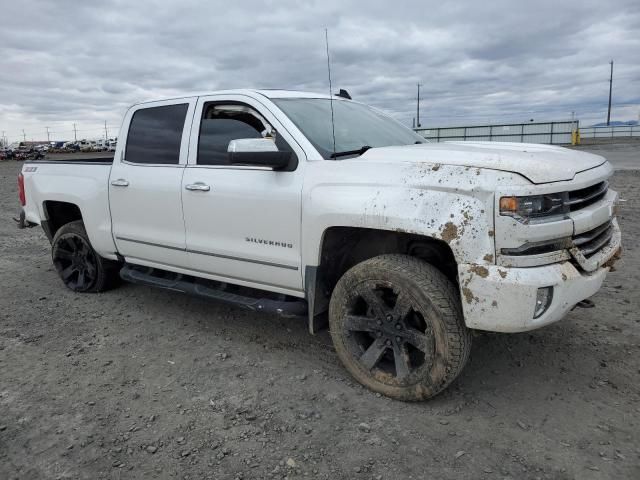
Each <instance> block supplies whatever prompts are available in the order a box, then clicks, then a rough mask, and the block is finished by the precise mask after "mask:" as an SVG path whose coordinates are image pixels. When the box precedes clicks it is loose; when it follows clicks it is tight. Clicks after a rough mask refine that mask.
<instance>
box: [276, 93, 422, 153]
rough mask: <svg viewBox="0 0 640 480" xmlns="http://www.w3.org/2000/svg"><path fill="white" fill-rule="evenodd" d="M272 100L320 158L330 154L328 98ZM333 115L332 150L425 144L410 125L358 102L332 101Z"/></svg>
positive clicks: (330, 137) (329, 110) (329, 107)
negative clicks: (407, 125) (334, 139)
mask: <svg viewBox="0 0 640 480" xmlns="http://www.w3.org/2000/svg"><path fill="white" fill-rule="evenodd" d="M273 102H274V103H275V104H276V105H278V107H280V109H281V110H282V111H283V112H284V113H285V114H286V115H287V116H288V117H289V118H290V119H291V121H292V122H293V123H295V124H296V126H297V127H298V128H299V129H300V131H301V132H302V133H303V134H304V136H305V137H307V138H308V139H309V141H310V142H311V143H312V144H313V146H314V147H316V149H317V150H318V152H320V154H321V155H322V156H323V158H330V157H331V154H332V153H334V151H333V138H332V134H331V133H332V132H331V105H330V104H331V102H330V101H329V99H328V98H281V99H274V100H273ZM333 118H334V123H335V133H336V148H335V151H336V152H346V151H350V150H360V149H361V148H362V147H364V146H369V147H388V146H391V145H412V144H414V143H426V140H425V139H424V138H423V137H421V136H420V135H418V134H417V133H415V132H414V131H413V130H411V129H410V128H407V127H405V126H404V125H402V124H401V123H399V122H397V121H395V120H393V119H392V118H390V117H387V116H386V115H384V114H382V113H380V112H378V111H376V110H374V109H373V108H371V107H368V106H366V105H363V104H361V103H355V102H350V101H345V100H334V101H333ZM354 155H357V154H356V153H354Z"/></svg>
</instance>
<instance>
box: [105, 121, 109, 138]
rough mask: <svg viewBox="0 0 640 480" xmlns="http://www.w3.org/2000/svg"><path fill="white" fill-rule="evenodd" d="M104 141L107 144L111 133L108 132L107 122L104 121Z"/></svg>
mask: <svg viewBox="0 0 640 480" xmlns="http://www.w3.org/2000/svg"><path fill="white" fill-rule="evenodd" d="M104 141H105V143H106V142H108V141H109V132H108V131H107V121H106V120H105V121H104Z"/></svg>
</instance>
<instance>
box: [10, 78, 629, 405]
mask: <svg viewBox="0 0 640 480" xmlns="http://www.w3.org/2000/svg"><path fill="white" fill-rule="evenodd" d="M332 119H333V121H332ZM611 174H612V167H611V166H610V164H609V163H608V162H607V161H606V160H605V159H604V158H602V157H599V156H596V155H591V154H588V153H582V152H577V151H573V150H569V149H564V148H559V147H553V146H543V145H531V144H519V143H518V144H515V143H513V144H512V143H490V142H473V143H472V142H466V143H465V142H449V143H438V144H431V143H427V142H426V140H425V139H424V138H422V137H420V136H418V135H417V134H415V133H414V132H413V131H412V130H410V129H408V128H406V127H404V126H402V125H401V124H399V123H398V122H396V121H395V120H393V119H392V118H390V117H388V116H386V115H384V114H382V113H381V112H379V111H377V110H375V109H373V108H371V107H368V106H366V105H363V104H361V103H358V102H355V101H352V100H351V99H350V98H349V97H348V94H346V92H345V94H342V95H341V96H335V97H334V98H332V97H330V96H328V95H317V94H309V93H301V92H291V91H277V90H275V91H271V90H269V91H264V90H263V91H256V90H233V91H221V92H217V93H212V94H207V95H200V96H188V97H184V98H172V99H169V100H162V101H154V102H148V103H141V104H138V105H134V106H133V107H131V108H130V109H129V110H128V112H127V113H126V115H125V117H124V120H123V123H122V127H121V131H120V135H119V137H118V145H117V149H116V151H115V158H114V159H113V160H109V161H100V160H99V161H92V160H90V159H84V160H74V161H55V160H49V161H48V160H44V161H32V162H26V163H25V165H24V167H23V169H22V172H21V174H20V176H19V186H20V199H21V203H22V206H23V211H22V216H23V225H28V226H32V225H35V224H38V225H41V226H42V227H43V229H44V231H45V233H46V234H47V236H48V238H49V239H50V240H51V244H52V257H53V263H54V265H55V267H56V269H57V271H58V273H59V274H60V277H61V278H62V281H63V282H64V284H65V285H66V286H67V287H68V288H70V289H72V290H74V291H77V292H99V291H102V290H105V289H107V288H109V287H110V286H112V285H114V284H115V283H116V282H117V280H118V279H119V278H123V279H125V280H128V281H132V282H138V283H142V284H147V285H155V286H159V287H164V288H167V289H169V290H175V291H182V292H187V293H190V294H193V295H198V296H202V297H207V298H212V299H218V300H222V301H227V302H232V303H235V304H238V305H242V306H244V307H245V308H250V309H254V310H262V311H268V312H274V313H279V314H283V315H295V316H306V317H307V318H308V322H309V329H310V331H311V332H312V333H313V332H315V331H317V330H319V329H321V328H323V327H325V326H326V325H327V319H328V324H329V327H330V331H331V336H332V338H333V341H334V344H335V348H336V351H337V354H338V356H339V357H340V359H341V360H342V362H343V363H344V365H345V366H346V368H347V369H348V370H349V372H350V373H351V374H352V375H353V376H354V377H355V378H356V379H357V380H358V381H360V382H361V383H362V384H364V385H366V386H367V387H369V388H370V389H372V390H374V391H376V392H380V393H382V394H385V395H388V396H391V397H394V398H398V399H403V400H420V399H426V398H429V397H432V396H433V395H435V394H437V393H438V392H440V391H442V390H443V389H444V388H445V387H446V386H447V385H448V384H449V383H451V381H453V379H455V378H456V376H457V375H458V374H459V373H460V371H461V370H462V368H463V367H464V365H465V362H466V361H467V358H468V355H469V349H470V345H471V331H472V330H473V329H478V330H488V331H494V332H522V331H527V330H532V329H535V328H538V327H541V326H543V325H547V324H549V323H552V322H555V321H557V320H560V319H561V318H562V317H563V316H564V315H565V314H566V313H567V312H568V311H569V310H571V309H572V308H574V306H576V305H577V304H579V303H581V302H582V301H583V300H585V299H587V298H588V297H590V296H592V295H593V294H595V293H596V292H597V291H598V289H599V288H600V287H601V285H602V283H603V281H604V278H605V276H606V274H607V272H608V271H609V270H610V268H611V266H612V264H613V262H614V261H615V260H616V259H617V257H618V256H619V253H620V251H621V244H620V230H619V228H618V223H617V221H616V217H615V210H616V202H617V194H616V192H614V191H612V190H610V189H609V184H608V182H607V179H608V178H609V177H610V176H611ZM327 312H328V314H327Z"/></svg>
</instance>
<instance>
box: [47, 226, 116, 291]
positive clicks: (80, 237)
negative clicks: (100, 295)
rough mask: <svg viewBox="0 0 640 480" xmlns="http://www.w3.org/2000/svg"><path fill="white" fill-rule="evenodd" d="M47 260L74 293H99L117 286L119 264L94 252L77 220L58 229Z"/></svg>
mask: <svg viewBox="0 0 640 480" xmlns="http://www.w3.org/2000/svg"><path fill="white" fill-rule="evenodd" d="M51 257H52V259H53V265H54V266H55V267H56V270H57V271H58V275H60V278H61V279H62V281H63V282H64V284H65V285H66V286H67V288H69V289H71V290H73V291H74V292H102V291H105V290H108V289H110V288H112V287H113V286H115V285H116V284H117V283H118V280H119V276H118V270H119V267H120V264H119V263H118V262H114V261H111V260H107V259H106V258H102V257H101V256H100V255H98V254H97V253H96V251H95V250H94V249H93V247H92V246H91V242H90V241H89V237H88V236H87V232H86V230H85V228H84V224H83V223H82V221H81V220H77V221H75V222H71V223H67V224H66V225H63V226H62V227H60V229H58V231H57V232H56V234H55V236H54V237H53V241H52V242H51Z"/></svg>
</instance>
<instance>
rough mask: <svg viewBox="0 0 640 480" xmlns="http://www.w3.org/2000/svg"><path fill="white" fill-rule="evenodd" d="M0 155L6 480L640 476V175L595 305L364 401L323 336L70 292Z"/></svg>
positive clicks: (247, 316)
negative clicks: (417, 390)
mask: <svg viewBox="0 0 640 480" xmlns="http://www.w3.org/2000/svg"><path fill="white" fill-rule="evenodd" d="M19 168H20V164H19V163H17V162H13V161H11V162H0V285H1V287H0V478H1V479H12V478H20V479H23V478H25V479H29V478H46V479H53V478H74V479H75V478H86V479H103V478H104V479H125V478H182V479H204V478H211V479H243V480H248V479H259V478H260V479H262V478H267V479H271V478H274V479H282V478H291V479H293V478H324V479H360V478H362V479H405V478H415V479H419V478H444V479H448V478H451V479H482V478H487V479H493V478H500V479H502V478H513V479H528V478H531V479H537V478H541V479H546V478H551V479H569V478H576V479H603V478H616V479H621V478H636V479H637V478H640V425H639V424H640V420H639V418H640V401H639V400H640V382H639V381H638V377H639V374H640V358H639V355H638V354H639V352H640V348H639V347H640V317H639V315H638V310H639V307H640V295H639V274H638V272H639V267H640V265H639V263H640V253H639V250H638V242H639V239H640V208H638V206H639V202H640V188H639V185H640V183H639V182H640V172H639V171H625V172H618V173H616V175H615V176H614V178H613V185H614V188H616V189H618V190H619V191H620V193H621V195H622V197H623V198H625V199H627V202H626V203H625V204H624V205H625V206H624V208H623V211H622V214H621V223H622V228H623V232H624V243H625V248H626V251H625V256H624V258H623V260H622V261H620V262H619V263H618V267H619V270H618V271H617V272H614V273H612V274H611V275H610V276H609V277H608V279H607V282H606V284H605V286H604V288H603V290H602V291H601V292H600V293H599V294H597V296H596V297H594V301H595V303H596V307H595V308H593V309H582V310H580V309H578V310H575V311H573V312H572V313H570V314H569V316H568V317H567V318H566V319H565V320H564V321H562V322H560V323H557V324H555V325H552V326H549V327H547V328H544V329H541V330H538V331H535V332H531V333H526V334H517V335H498V334H482V335H478V336H476V337H475V338H474V345H473V349H472V352H471V360H470V362H469V364H468V365H467V368H466V369H465V371H464V372H463V374H462V375H461V377H460V378H459V379H458V380H457V381H456V382H455V383H454V384H453V385H452V386H451V387H450V388H449V389H448V390H447V391H446V392H445V393H443V394H442V395H440V396H438V397H437V398H435V399H434V400H432V401H430V402H425V403H418V404H407V403H400V402H396V401H392V400H389V399H387V398H384V397H380V396H377V395H375V394H372V393H370V392H369V391H367V390H365V389H364V388H362V387H360V386H359V385H357V384H355V383H354V382H353V381H352V380H351V379H350V377H349V376H348V374H347V373H346V371H345V370H344V369H343V368H342V367H341V365H340V364H339V362H338V359H337V357H336V355H335V353H334V351H333V349H332V347H331V342H330V339H329V335H328V334H327V333H326V332H324V333H323V334H321V335H318V336H310V335H308V334H307V327H306V324H305V322H303V321H300V320H293V319H281V318H278V317H272V316H265V315H260V314H254V313H249V312H244V311H241V310H237V309H234V308H232V307H228V306H224V305H220V304H216V303H209V302H206V301H202V300H198V299H193V298H190V297H187V296H183V295H180V294H174V293H168V292H166V291H162V290H154V289H152V288H147V287H142V286H134V285H123V286H122V287H121V288H118V289H116V290H113V291H111V292H108V293H104V294H86V295H82V294H73V293H72V292H70V291H68V290H66V289H65V288H64V287H63V285H62V283H61V282H60V281H59V280H58V277H57V276H56V273H55V271H54V270H53V268H52V266H51V262H50V257H49V245H48V242H47V240H46V239H45V237H44V235H43V233H42V232H41V230H40V229H30V230H17V229H16V227H15V224H14V223H13V222H12V221H11V217H12V216H14V215H15V214H16V213H17V211H18V203H17V193H16V175H17V173H18V170H19Z"/></svg>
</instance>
